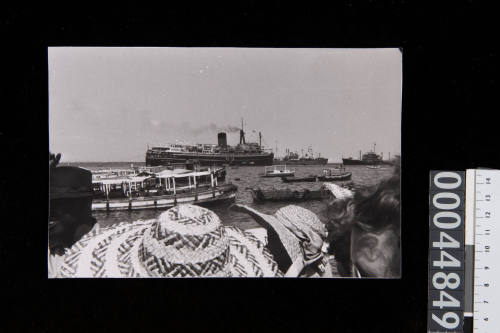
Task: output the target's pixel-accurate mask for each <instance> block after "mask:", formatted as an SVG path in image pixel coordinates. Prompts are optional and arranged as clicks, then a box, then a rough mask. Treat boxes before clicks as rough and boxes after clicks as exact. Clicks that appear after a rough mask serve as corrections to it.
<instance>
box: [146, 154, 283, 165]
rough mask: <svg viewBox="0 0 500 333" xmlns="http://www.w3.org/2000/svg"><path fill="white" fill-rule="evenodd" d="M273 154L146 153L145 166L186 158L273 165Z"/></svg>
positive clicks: (186, 159)
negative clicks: (154, 154)
mask: <svg viewBox="0 0 500 333" xmlns="http://www.w3.org/2000/svg"><path fill="white" fill-rule="evenodd" d="M273 157H274V154H272V153H271V154H190V153H163V154H161V155H156V156H150V155H149V154H146V165H147V166H158V165H168V164H171V163H184V162H186V161H188V160H191V161H197V162H198V163H199V164H200V165H204V166H212V165H226V164H227V165H250V166H252V165H256V166H269V165H273Z"/></svg>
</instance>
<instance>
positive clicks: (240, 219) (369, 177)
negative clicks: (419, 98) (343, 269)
mask: <svg viewBox="0 0 500 333" xmlns="http://www.w3.org/2000/svg"><path fill="white" fill-rule="evenodd" d="M131 164H132V163H131V162H120V163H118V162H113V163H74V164H72V165H77V166H81V167H84V168H87V169H90V170H99V169H108V168H124V169H125V168H129V167H130V166H131ZM62 165H65V164H64V163H63V164H62ZM133 165H134V166H142V165H144V163H135V162H134V163H133ZM288 168H289V169H292V170H295V177H305V176H308V175H319V174H321V172H322V170H323V168H324V166H300V165H298V166H289V167H288ZM263 170H264V168H263V167H251V166H247V167H241V166H240V167H238V168H237V169H231V168H227V176H226V182H232V183H233V184H235V185H237V186H238V192H237V193H236V202H237V203H241V204H246V205H249V206H251V207H254V208H256V209H257V210H259V211H261V212H263V213H267V214H272V213H274V212H276V210H277V209H279V208H281V207H283V206H286V205H288V203H285V202H279V203H262V204H260V203H253V200H252V196H251V194H250V191H249V190H248V189H247V188H248V187H252V188H254V187H260V188H262V189H270V188H276V189H285V188H291V189H293V190H300V189H309V190H316V189H319V188H320V187H321V185H322V182H317V183H283V182H282V181H281V179H280V178H278V177H276V178H261V177H259V173H262V172H263ZM346 170H347V171H350V172H352V178H351V180H352V181H353V182H354V185H355V187H363V186H370V185H374V184H376V183H377V182H379V181H380V180H381V179H383V178H386V177H388V176H390V175H391V173H392V167H390V166H384V167H383V168H382V169H368V168H366V167H365V166H347V167H346ZM339 183H341V182H339ZM294 204H296V205H298V206H302V207H304V208H307V209H310V210H311V211H313V212H315V213H316V214H317V215H318V217H319V218H320V219H321V220H323V221H324V220H325V216H324V208H325V204H324V203H323V202H322V201H319V200H318V201H306V202H302V203H294ZM210 209H212V210H213V211H214V212H215V213H217V215H219V217H220V218H221V220H222V222H223V223H224V224H226V225H233V226H237V227H239V228H242V229H248V228H255V227H257V226H258V224H257V223H256V222H255V221H253V219H252V218H251V217H250V216H249V215H247V214H244V213H239V212H235V211H232V210H230V209H228V206H215V207H211V208H210ZM163 210H165V209H163ZM163 210H161V209H156V210H155V209H147V210H139V211H116V212H94V217H95V218H96V219H97V221H98V223H100V224H102V225H106V224H111V223H116V222H125V221H129V222H133V221H136V220H139V219H142V220H146V219H151V218H155V217H158V216H159V215H160V214H161V212H162V211H163Z"/></svg>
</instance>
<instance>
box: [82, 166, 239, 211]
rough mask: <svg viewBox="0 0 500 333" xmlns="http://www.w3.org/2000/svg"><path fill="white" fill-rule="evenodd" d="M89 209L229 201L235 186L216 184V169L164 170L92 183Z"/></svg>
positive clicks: (144, 207) (119, 208) (142, 207)
mask: <svg viewBox="0 0 500 333" xmlns="http://www.w3.org/2000/svg"><path fill="white" fill-rule="evenodd" d="M93 185H94V193H95V196H94V199H93V202H92V210H106V211H107V210H135V209H148V208H164V207H173V206H175V205H177V204H181V203H190V204H201V205H204V204H210V203H217V202H222V201H228V200H229V201H232V200H234V198H235V196H236V191H237V187H236V186H235V185H233V184H231V183H228V184H222V185H219V184H218V181H217V176H216V170H207V171H190V170H185V169H175V170H163V171H161V172H159V173H156V174H153V175H143V176H133V177H117V178H109V179H97V180H94V181H93Z"/></svg>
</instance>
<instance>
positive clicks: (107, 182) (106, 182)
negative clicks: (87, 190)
mask: <svg viewBox="0 0 500 333" xmlns="http://www.w3.org/2000/svg"><path fill="white" fill-rule="evenodd" d="M128 180H129V178H127V177H119V178H104V179H94V180H92V183H93V184H104V185H111V184H121V183H123V182H126V181H128Z"/></svg>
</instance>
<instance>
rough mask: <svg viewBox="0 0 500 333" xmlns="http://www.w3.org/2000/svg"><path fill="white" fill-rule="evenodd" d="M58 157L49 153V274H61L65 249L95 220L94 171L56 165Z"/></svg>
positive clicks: (87, 229)
mask: <svg viewBox="0 0 500 333" xmlns="http://www.w3.org/2000/svg"><path fill="white" fill-rule="evenodd" d="M59 158H60V155H58V159H59ZM58 159H57V160H56V159H55V156H53V155H51V156H50V157H49V172H50V204H49V223H48V276H49V277H57V276H58V274H59V271H60V266H61V265H62V262H63V260H64V254H65V251H66V250H67V249H69V248H71V247H72V246H73V244H75V243H76V242H77V241H78V240H79V239H80V238H81V237H82V236H83V235H84V234H86V233H88V232H89V231H90V230H91V229H92V228H93V227H94V225H95V224H96V220H95V219H94V218H93V217H92V211H91V209H92V195H93V193H92V174H91V172H90V171H88V170H85V169H81V168H77V167H66V166H63V167H56V165H57V161H58Z"/></svg>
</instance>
